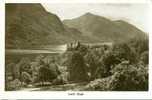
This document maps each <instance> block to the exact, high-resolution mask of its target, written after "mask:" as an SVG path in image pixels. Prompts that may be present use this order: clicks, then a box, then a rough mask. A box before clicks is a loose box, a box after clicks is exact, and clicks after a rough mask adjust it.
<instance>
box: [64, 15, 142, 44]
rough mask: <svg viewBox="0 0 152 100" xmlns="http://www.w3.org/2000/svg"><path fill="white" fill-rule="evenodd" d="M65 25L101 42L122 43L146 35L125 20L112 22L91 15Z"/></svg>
mask: <svg viewBox="0 0 152 100" xmlns="http://www.w3.org/2000/svg"><path fill="white" fill-rule="evenodd" d="M63 23H64V24H65V25H67V26H68V27H71V28H76V29H77V30H79V31H80V32H82V33H83V35H84V36H90V37H94V38H96V39H97V40H99V41H100V40H103V41H107V42H109V41H110V42H118V41H119V42H120V41H125V40H128V39H130V38H134V37H138V36H139V37H142V36H143V35H145V33H144V32H143V31H141V30H139V29H138V28H136V27H135V26H133V25H131V24H129V23H127V22H125V21H123V20H117V21H112V20H110V19H107V18H105V17H101V16H98V15H94V14H91V13H86V14H84V15H82V16H80V17H78V18H75V19H71V20H64V21H63Z"/></svg>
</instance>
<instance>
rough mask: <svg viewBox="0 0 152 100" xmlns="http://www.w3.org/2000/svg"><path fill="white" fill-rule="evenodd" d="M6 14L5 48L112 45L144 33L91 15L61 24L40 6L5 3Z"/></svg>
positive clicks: (128, 25) (133, 27)
mask: <svg viewBox="0 0 152 100" xmlns="http://www.w3.org/2000/svg"><path fill="white" fill-rule="evenodd" d="M5 11H6V19H5V20H6V21H5V22H6V23H5V25H6V29H5V34H6V35H5V40H6V41H5V46H6V48H15V49H16V48H32V47H36V46H39V47H41V45H43V46H44V45H58V44H65V43H69V42H72V41H77V40H78V41H80V42H89V43H90V42H91V43H92V42H103V41H104V42H115V41H122V40H127V39H130V38H133V37H142V35H143V33H144V32H142V31H141V30H139V29H137V28H136V27H135V26H133V25H131V24H129V23H127V22H125V21H122V20H118V21H111V20H109V19H107V18H104V17H101V16H98V15H94V14H91V13H86V14H84V15H82V16H80V17H78V18H75V19H72V20H64V21H61V20H60V18H59V17H58V16H57V15H55V14H53V13H51V12H47V11H46V10H45V9H44V7H43V6H42V5H41V4H28V3H27V4H26V3H24V4H19V3H16V4H15V3H13V4H10V3H8V4H6V7H5Z"/></svg>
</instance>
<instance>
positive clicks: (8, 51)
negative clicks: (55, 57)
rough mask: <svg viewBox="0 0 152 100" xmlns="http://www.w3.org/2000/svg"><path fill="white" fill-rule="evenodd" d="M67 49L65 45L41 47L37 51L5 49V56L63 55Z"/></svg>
mask: <svg viewBox="0 0 152 100" xmlns="http://www.w3.org/2000/svg"><path fill="white" fill-rule="evenodd" d="M66 49H67V45H49V46H42V47H40V48H39V49H38V48H37V49H32V50H28V49H6V51H5V52H6V54H12V53H17V54H33V53H35V54H36V53H64V52H65V51H66Z"/></svg>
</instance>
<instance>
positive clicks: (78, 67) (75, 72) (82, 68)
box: [68, 51, 88, 82]
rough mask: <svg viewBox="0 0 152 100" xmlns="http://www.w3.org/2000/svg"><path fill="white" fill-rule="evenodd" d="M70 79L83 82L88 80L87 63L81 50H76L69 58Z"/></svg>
mask: <svg viewBox="0 0 152 100" xmlns="http://www.w3.org/2000/svg"><path fill="white" fill-rule="evenodd" d="M68 60H69V62H68V72H69V81H72V82H83V81H87V80H88V76H87V71H86V65H85V63H84V59H83V56H82V55H81V54H80V52H78V51H75V52H73V53H72V54H71V57H70V58H69V59H68Z"/></svg>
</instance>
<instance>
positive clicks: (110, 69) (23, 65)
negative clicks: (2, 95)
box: [5, 3, 149, 91]
mask: <svg viewBox="0 0 152 100" xmlns="http://www.w3.org/2000/svg"><path fill="white" fill-rule="evenodd" d="M148 13H149V12H148V6H147V4H138V3H133V4H129V3H128V4H127V3H124V4H119V3H117V4H114V3H71V4H70V3H69V4H64V3H54V4H51V3H6V4H5V91H149V31H148V26H147V22H148V17H147V15H148Z"/></svg>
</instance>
